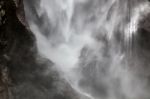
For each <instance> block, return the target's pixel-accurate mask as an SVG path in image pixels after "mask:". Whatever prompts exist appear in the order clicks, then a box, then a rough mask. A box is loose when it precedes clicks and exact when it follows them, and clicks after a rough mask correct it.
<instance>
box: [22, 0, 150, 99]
mask: <svg viewBox="0 0 150 99" xmlns="http://www.w3.org/2000/svg"><path fill="white" fill-rule="evenodd" d="M24 4H25V12H26V19H27V21H28V24H29V27H30V29H31V31H32V32H33V33H34V35H35V37H36V44H37V49H38V53H39V55H40V56H41V57H44V58H47V59H49V60H50V61H52V62H53V63H54V66H53V67H51V68H50V69H53V70H56V71H57V72H58V73H59V75H60V77H61V78H63V79H65V80H66V81H67V82H68V83H69V84H70V86H71V87H72V88H73V89H74V91H75V92H76V93H77V94H78V95H79V97H78V99H150V94H149V91H150V89H149V87H148V79H147V78H146V77H148V76H149V75H150V74H149V73H148V69H143V67H142V65H145V64H142V62H143V61H140V60H141V59H140V58H139V56H138V55H137V54H138V51H137V50H136V48H133V47H136V46H134V45H133V44H136V42H134V43H133V38H134V37H135V38H136V35H138V29H139V23H140V20H142V19H143V18H144V16H146V15H147V14H148V13H149V11H150V8H149V3H148V1H147V0H24ZM133 49H135V50H136V51H135V52H134V51H133ZM141 57H142V56H141ZM143 57H144V56H143ZM145 70H146V71H145ZM47 71H48V70H47ZM70 93H71V92H70Z"/></svg>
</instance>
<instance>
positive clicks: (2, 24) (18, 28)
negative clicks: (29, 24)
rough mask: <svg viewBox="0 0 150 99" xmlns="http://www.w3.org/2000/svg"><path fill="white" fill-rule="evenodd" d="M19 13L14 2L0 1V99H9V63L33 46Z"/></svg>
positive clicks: (10, 66) (9, 0) (10, 72)
mask: <svg viewBox="0 0 150 99" xmlns="http://www.w3.org/2000/svg"><path fill="white" fill-rule="evenodd" d="M18 8H23V7H18ZM16 13H17V14H16ZM21 13H23V10H22V12H19V10H17V6H15V3H14V1H12V0H0V99H10V98H11V97H10V95H11V94H10V93H11V92H10V88H9V87H10V85H11V78H12V77H13V76H10V75H12V73H13V71H11V70H10V69H11V68H13V66H12V64H11V62H12V61H14V60H17V58H20V56H18V55H19V54H20V55H21V53H27V54H28V53H29V51H28V50H27V49H28V48H29V46H31V45H33V44H31V42H32V43H33V39H32V36H31V33H29V31H28V30H27V29H26V28H25V26H24V25H25V24H24V21H23V20H24V19H23V18H24V17H23V15H22V17H21ZM26 40H27V41H26ZM23 43H24V44H23ZM16 53H18V54H16ZM12 58H14V59H12ZM12 83H13V82H12Z"/></svg>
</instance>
